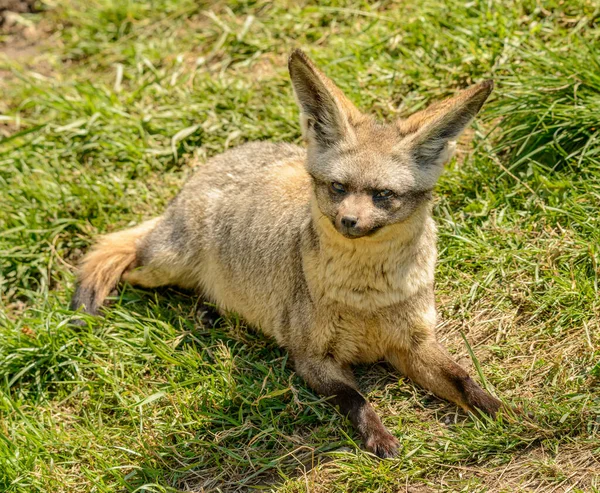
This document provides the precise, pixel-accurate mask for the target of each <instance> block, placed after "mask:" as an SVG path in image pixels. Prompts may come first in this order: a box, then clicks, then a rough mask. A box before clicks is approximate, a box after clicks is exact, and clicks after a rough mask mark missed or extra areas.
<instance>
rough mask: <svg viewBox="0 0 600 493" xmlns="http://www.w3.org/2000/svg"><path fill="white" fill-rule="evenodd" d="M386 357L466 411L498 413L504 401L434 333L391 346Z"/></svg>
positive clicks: (414, 379)
mask: <svg viewBox="0 0 600 493" xmlns="http://www.w3.org/2000/svg"><path fill="white" fill-rule="evenodd" d="M387 359H388V361H389V362H390V363H392V365H394V366H395V367H396V368H398V369H399V370H400V371H401V372H402V373H404V375H406V376H407V377H409V378H410V379H411V380H413V381H414V382H416V383H417V384H419V385H420V386H421V387H424V388H425V389H427V390H430V391H431V392H433V393H434V394H436V395H437V396H438V397H441V398H443V399H447V400H449V401H452V402H455V403H456V404H458V405H459V406H460V407H462V408H463V409H465V410H466V411H470V412H473V413H476V412H483V413H485V414H487V415H489V416H495V414H496V412H497V411H498V409H500V407H501V406H502V403H501V402H500V401H499V400H498V399H496V398H495V397H493V396H491V395H490V394H488V393H487V392H486V391H485V390H483V389H482V388H481V387H480V386H479V385H478V384H477V383H476V382H475V381H474V380H473V379H472V378H471V377H470V376H469V374H468V373H467V372H466V370H464V369H463V368H462V367H461V366H460V365H458V364H457V363H455V362H454V361H453V360H452V358H451V357H450V355H449V354H448V352H447V351H446V349H445V348H444V347H443V346H442V345H441V344H440V343H439V342H437V340H435V336H433V335H431V336H430V337H428V338H427V339H425V340H418V339H415V340H414V342H413V343H412V346H411V347H409V348H391V349H390V350H389V352H388V354H387Z"/></svg>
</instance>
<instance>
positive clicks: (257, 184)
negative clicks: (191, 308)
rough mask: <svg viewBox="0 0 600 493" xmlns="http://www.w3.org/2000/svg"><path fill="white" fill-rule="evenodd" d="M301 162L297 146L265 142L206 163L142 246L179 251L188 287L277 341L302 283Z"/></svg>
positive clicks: (304, 212) (306, 180) (306, 210)
mask: <svg viewBox="0 0 600 493" xmlns="http://www.w3.org/2000/svg"><path fill="white" fill-rule="evenodd" d="M304 160H305V151H304V149H302V148H300V147H298V146H294V145H290V144H272V143H266V142H256V143H251V144H246V145H243V146H240V147H238V148H235V149H232V150H230V151H228V152H226V153H224V154H221V155H219V156H217V157H215V158H213V159H211V160H209V161H208V162H207V163H206V164H204V165H201V166H199V167H198V169H197V171H196V172H195V173H194V175H193V176H192V177H191V178H190V179H189V180H188V182H187V183H186V184H185V185H184V187H183V188H182V190H181V192H180V193H179V195H178V196H177V197H176V198H175V199H174V200H173V201H172V203H171V204H170V206H169V207H168V209H167V211H166V212H165V214H164V216H163V219H162V221H161V224H160V227H158V228H156V230H155V231H154V232H153V234H152V236H153V237H154V238H149V241H148V245H161V248H168V249H174V250H177V251H178V252H182V251H184V252H185V255H184V256H181V254H180V253H178V258H179V259H180V260H179V262H178V263H179V264H180V265H181V269H182V270H184V269H185V272H182V273H180V275H185V276H187V277H188V278H189V280H190V282H189V287H193V288H200V289H201V291H202V292H203V293H204V294H205V295H206V296H207V297H208V298H209V299H211V300H213V301H214V302H215V303H217V304H218V305H219V306H220V307H221V308H223V309H226V310H232V311H235V312H237V313H239V314H240V315H242V316H243V317H244V318H245V319H246V320H247V321H248V322H250V323H252V324H255V325H257V326H260V327H261V328H262V329H263V330H265V331H266V332H268V333H271V334H272V335H274V336H276V337H277V336H278V334H277V332H278V330H277V329H278V327H279V326H280V325H281V324H282V323H284V322H285V321H284V320H279V319H280V318H282V317H285V314H284V313H283V312H284V311H285V309H284V305H285V304H286V303H288V302H289V299H290V296H291V291H292V290H293V289H298V287H297V284H298V283H299V282H301V273H302V266H301V255H300V246H301V245H300V243H301V238H302V230H303V228H305V227H306V226H307V224H308V222H309V219H310V206H309V202H310V189H311V182H310V177H309V175H308V174H307V172H306V170H305V168H304ZM157 236H160V241H156V239H158V238H156V237H157ZM154 248H156V246H154ZM149 253H152V252H149ZM153 256H154V255H153ZM190 266H191V268H190Z"/></svg>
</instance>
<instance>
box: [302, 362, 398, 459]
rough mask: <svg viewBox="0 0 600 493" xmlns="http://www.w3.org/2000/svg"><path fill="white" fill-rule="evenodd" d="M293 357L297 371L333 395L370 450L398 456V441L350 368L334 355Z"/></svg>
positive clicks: (387, 455) (312, 383) (324, 393)
mask: <svg viewBox="0 0 600 493" xmlns="http://www.w3.org/2000/svg"><path fill="white" fill-rule="evenodd" d="M293 356H294V363H295V367H296V372H297V373H298V374H299V375H300V376H301V377H302V378H304V380H306V382H307V383H308V385H309V386H310V387H312V388H313V389H314V390H316V391H317V392H318V393H320V394H322V395H325V396H331V402H332V404H334V405H337V406H338V407H339V409H340V412H341V413H342V414H343V415H344V416H347V417H348V418H349V419H350V421H351V422H352V424H353V425H354V428H356V430H357V431H358V432H359V433H360V435H361V438H362V439H363V441H364V444H365V448H366V449H367V450H369V451H370V452H373V453H374V454H375V455H377V456H378V457H381V458H389V457H394V456H395V455H396V453H397V450H398V445H399V442H398V440H397V439H396V437H394V435H392V434H391V433H390V432H389V431H388V430H387V429H386V428H385V426H383V423H382V422H381V420H380V419H379V416H378V415H377V413H376V412H375V410H374V409H373V407H372V406H371V404H369V402H368V401H367V400H366V399H365V398H364V397H363V396H362V395H361V394H360V392H359V391H358V390H357V386H356V382H355V381H354V375H353V374H352V371H351V370H350V368H349V367H347V366H343V365H341V364H340V363H338V362H337V361H335V360H334V359H333V358H331V357H324V358H315V357H306V356H305V357H298V355H293Z"/></svg>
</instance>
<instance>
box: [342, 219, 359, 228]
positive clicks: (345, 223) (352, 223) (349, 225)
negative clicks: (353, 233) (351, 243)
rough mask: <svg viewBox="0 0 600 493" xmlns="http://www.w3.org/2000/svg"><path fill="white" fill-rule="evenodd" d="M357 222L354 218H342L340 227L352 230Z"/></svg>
mask: <svg viewBox="0 0 600 493" xmlns="http://www.w3.org/2000/svg"><path fill="white" fill-rule="evenodd" d="M357 222H358V218H357V217H354V216H344V217H342V226H344V227H345V228H348V229H350V228H353V227H354V226H356V223H357Z"/></svg>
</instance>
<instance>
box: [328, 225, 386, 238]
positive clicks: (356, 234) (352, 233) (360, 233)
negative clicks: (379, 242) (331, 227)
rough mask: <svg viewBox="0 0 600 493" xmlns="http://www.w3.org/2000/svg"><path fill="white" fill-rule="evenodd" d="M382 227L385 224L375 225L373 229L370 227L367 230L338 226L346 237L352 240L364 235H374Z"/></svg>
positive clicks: (339, 230)
mask: <svg viewBox="0 0 600 493" xmlns="http://www.w3.org/2000/svg"><path fill="white" fill-rule="evenodd" d="M382 227H383V226H375V227H373V228H371V229H368V230H366V231H356V230H352V229H348V228H336V229H337V230H338V232H339V233H340V234H342V235H343V236H344V237H346V238H348V239H350V240H355V239H357V238H364V237H367V236H373V235H374V234H375V233H377V231H379V230H380V229H381V228H382Z"/></svg>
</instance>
